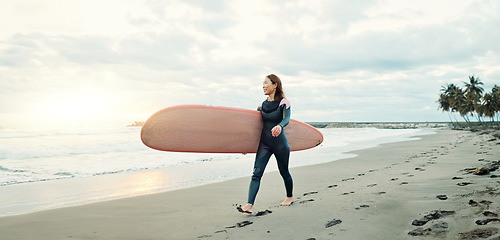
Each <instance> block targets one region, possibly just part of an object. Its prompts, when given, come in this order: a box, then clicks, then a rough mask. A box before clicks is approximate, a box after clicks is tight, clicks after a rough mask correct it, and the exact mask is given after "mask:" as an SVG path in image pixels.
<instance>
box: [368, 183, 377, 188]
mask: <svg viewBox="0 0 500 240" xmlns="http://www.w3.org/2000/svg"><path fill="white" fill-rule="evenodd" d="M375 186H377V184H376V183H374V184H370V185H368V186H366V187H375Z"/></svg>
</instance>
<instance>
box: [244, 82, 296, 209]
mask: <svg viewBox="0 0 500 240" xmlns="http://www.w3.org/2000/svg"><path fill="white" fill-rule="evenodd" d="M262 89H263V90H264V94H265V95H267V99H266V100H265V101H264V102H262V104H261V105H260V106H259V107H258V109H257V110H258V111H260V112H261V113H262V120H263V123H264V125H263V128H262V133H261V136H260V142H259V147H258V149H257V154H256V156H255V162H254V168H253V174H252V179H251V181H250V187H249V190H248V203H247V204H246V205H245V206H243V207H242V206H241V205H240V206H238V207H237V209H238V211H239V212H242V213H252V211H253V205H254V202H255V198H256V196H257V192H258V191H259V187H260V180H261V178H262V176H263V175H264V170H265V168H266V166H267V163H268V162H269V159H270V158H271V156H272V155H273V154H274V156H275V158H276V161H277V163H278V169H279V172H280V174H281V177H282V178H283V181H284V183H285V190H286V198H285V200H284V201H283V202H282V203H281V206H290V204H292V202H293V194H292V190H293V181H292V176H291V175H290V171H289V170H288V163H289V157H290V146H289V145H288V141H287V138H286V136H285V133H284V131H283V128H284V127H285V126H286V125H288V123H289V121H290V112H291V109H290V107H291V106H290V102H289V101H288V100H287V99H286V98H285V94H284V92H283V87H282V83H281V80H280V79H279V78H278V76H276V75H274V74H271V75H268V76H267V77H266V78H265V80H264V82H263V85H262Z"/></svg>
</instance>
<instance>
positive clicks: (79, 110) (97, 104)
mask: <svg viewBox="0 0 500 240" xmlns="http://www.w3.org/2000/svg"><path fill="white" fill-rule="evenodd" d="M110 100H111V99H109V98H107V97H105V96H104V95H99V94H95V93H88V92H87V93H84V92H73V93H65V94H60V95H56V96H51V97H48V98H47V100H46V101H45V102H44V103H42V104H41V105H42V106H40V108H39V109H38V114H37V115H38V116H40V119H38V120H39V121H44V122H45V123H46V124H49V123H53V124H58V125H59V124H65V125H71V124H83V123H86V122H91V121H95V120H96V119H99V118H100V117H102V115H103V114H104V113H105V112H106V109H107V107H108V106H109V102H110Z"/></svg>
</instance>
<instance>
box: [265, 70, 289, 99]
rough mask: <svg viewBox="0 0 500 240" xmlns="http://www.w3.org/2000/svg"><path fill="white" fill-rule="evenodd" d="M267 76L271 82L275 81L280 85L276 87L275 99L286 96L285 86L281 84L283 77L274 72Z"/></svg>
mask: <svg viewBox="0 0 500 240" xmlns="http://www.w3.org/2000/svg"><path fill="white" fill-rule="evenodd" d="M267 78H269V80H271V82H272V83H273V84H275V83H277V84H278V87H276V92H275V93H274V100H280V99H282V98H285V93H284V92H283V86H282V84H281V79H280V78H279V77H278V76H276V75H274V74H269V75H268V76H267Z"/></svg>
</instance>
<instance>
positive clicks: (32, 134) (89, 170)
mask: <svg viewBox="0 0 500 240" xmlns="http://www.w3.org/2000/svg"><path fill="white" fill-rule="evenodd" d="M319 130H320V131H321V132H322V133H323V135H324V137H325V139H324V142H323V143H322V144H321V145H320V146H318V147H316V148H313V149H309V150H304V151H298V152H292V154H291V158H290V167H291V168H293V167H299V166H304V165H313V164H320V163H325V162H330V161H335V160H338V159H343V158H350V157H354V156H355V155H353V154H349V153H347V152H349V151H354V150H360V149H366V148H371V147H376V146H377V145H379V144H383V143H390V142H399V141H409V140H414V139H417V138H413V137H414V136H417V135H426V134H433V133H435V132H436V130H435V129H431V128H419V129H377V128H323V129H319ZM254 157H255V154H247V155H242V154H206V153H175V152H162V151H157V150H153V149H150V148H148V147H146V146H144V145H143V143H142V142H141V140H140V128H139V127H118V128H88V127H78V128H65V129H64V128H63V129H57V130H56V129H44V130H40V129H5V128H4V129H0V216H7V215H16V214H22V213H28V212H35V211H40V210H46V209H52V208H58V207H65V206H73V205H78V204H86V203H91V202H97V201H104V200H111V199H117V198H123V197H130V196H138V195H144V194H150V193H157V192H163V191H169V190H174V189H179V188H186V187H193V186H198V185H203V184H208V183H214V182H220V181H224V180H228V179H234V178H238V177H244V176H250V175H251V171H252V164H253V159H254ZM276 170H277V167H276V164H275V163H273V161H272V160H271V161H270V164H269V166H268V169H266V172H268V171H276ZM292 174H293V171H292Z"/></svg>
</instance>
